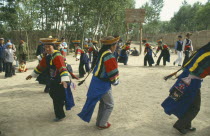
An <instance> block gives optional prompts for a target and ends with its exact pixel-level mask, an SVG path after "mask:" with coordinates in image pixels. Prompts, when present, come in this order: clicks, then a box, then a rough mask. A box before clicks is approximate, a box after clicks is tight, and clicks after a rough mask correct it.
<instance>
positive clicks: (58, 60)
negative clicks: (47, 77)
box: [53, 53, 70, 81]
mask: <svg viewBox="0 0 210 136" xmlns="http://www.w3.org/2000/svg"><path fill="white" fill-rule="evenodd" d="M53 64H54V65H55V67H56V69H57V70H58V72H59V74H60V77H61V81H70V79H69V72H68V70H67V68H66V65H65V62H64V59H63V56H62V55H61V54H60V53H57V54H56V55H55V56H54V57H53Z"/></svg>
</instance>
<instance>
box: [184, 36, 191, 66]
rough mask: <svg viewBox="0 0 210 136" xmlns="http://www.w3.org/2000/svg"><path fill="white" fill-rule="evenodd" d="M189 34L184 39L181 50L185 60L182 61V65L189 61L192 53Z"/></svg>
mask: <svg viewBox="0 0 210 136" xmlns="http://www.w3.org/2000/svg"><path fill="white" fill-rule="evenodd" d="M191 35H192V34H191V33H187V34H186V39H185V40H184V41H183V47H182V50H183V51H184V54H185V58H184V61H183V64H182V65H185V63H186V62H187V61H188V60H189V58H190V52H192V51H193V45H192V40H191V39H190V36H191Z"/></svg>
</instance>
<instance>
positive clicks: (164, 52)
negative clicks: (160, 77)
mask: <svg viewBox="0 0 210 136" xmlns="http://www.w3.org/2000/svg"><path fill="white" fill-rule="evenodd" d="M159 50H161V53H160V56H159V57H158V60H157V63H156V66H159V64H160V60H161V59H162V58H163V65H164V66H166V61H168V62H170V53H169V48H168V46H167V45H166V44H162V41H161V40H159V41H158V49H157V51H156V54H157V53H158V52H159Z"/></svg>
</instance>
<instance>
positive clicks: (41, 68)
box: [34, 56, 47, 74]
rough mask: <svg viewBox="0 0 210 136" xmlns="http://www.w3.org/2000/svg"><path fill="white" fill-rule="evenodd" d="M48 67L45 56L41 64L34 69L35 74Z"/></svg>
mask: <svg viewBox="0 0 210 136" xmlns="http://www.w3.org/2000/svg"><path fill="white" fill-rule="evenodd" d="M46 68H47V63H46V57H45V56H44V57H43V58H42V60H41V61H40V63H39V65H38V66H37V67H36V68H35V69H34V73H35V74H41V73H42V72H43V71H44V70H45V69H46Z"/></svg>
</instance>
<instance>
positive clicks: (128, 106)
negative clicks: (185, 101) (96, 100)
mask: <svg viewBox="0 0 210 136" xmlns="http://www.w3.org/2000/svg"><path fill="white" fill-rule="evenodd" d="M72 56H73V55H72V54H71V55H69V56H68V57H67V62H68V63H69V64H71V65H72V67H73V70H74V73H75V74H76V75H78V64H79V63H78V62H76V61H75V58H73V57H72ZM143 57H144V56H143V54H142V55H140V56H139V57H133V56H130V57H129V61H128V65H127V66H124V65H122V64H119V71H120V84H119V85H118V86H116V87H113V96H114V101H115V107H114V110H113V112H112V115H111V118H110V123H111V124H112V126H111V128H109V129H107V130H98V129H97V128H96V127H95V120H96V115H97V110H98V105H97V106H96V109H95V112H94V114H93V117H92V120H91V122H90V123H89V124H88V123H86V122H83V121H82V120H81V119H80V118H79V117H78V116H77V113H79V112H80V111H81V109H82V107H83V105H84V103H85V100H86V92H87V88H88V86H89V83H90V79H91V76H90V77H88V80H87V81H86V82H85V84H83V85H82V86H77V88H76V90H73V95H74V99H75V104H76V106H75V107H74V108H73V109H72V110H71V111H67V112H66V116H67V117H66V119H65V120H63V121H62V122H53V121H52V120H53V118H54V112H53V106H52V100H51V98H50V96H49V95H48V94H46V93H44V92H43V90H44V85H40V84H38V82H37V81H35V79H31V80H29V81H26V80H25V78H26V76H27V75H29V74H30V73H31V72H32V70H33V68H34V67H35V66H36V65H37V61H33V62H29V63H27V66H28V68H29V70H28V71H27V72H25V73H17V74H16V76H14V77H12V78H8V79H4V74H3V73H0V131H2V134H1V136H177V135H179V133H178V132H177V131H176V130H174V129H173V127H172V126H173V123H174V122H175V121H176V117H175V116H168V115H166V114H165V113H164V111H163V109H162V107H161V105H160V104H161V103H162V101H163V100H164V99H165V98H166V97H167V96H168V90H169V89H170V87H171V86H172V85H173V83H174V82H175V80H169V81H167V82H165V81H164V80H163V77H164V76H165V75H168V74H170V73H172V72H175V71H176V70H178V69H179V67H178V66H173V64H172V63H173V61H174V60H175V59H176V55H174V54H171V63H167V66H165V67H163V66H159V67H155V66H154V67H143ZM154 59H155V61H156V60H157V58H154ZM161 65H162V61H161ZM80 80H81V79H80ZM73 82H75V83H78V81H76V80H73ZM209 91H210V78H209V77H207V78H206V79H204V82H203V86H202V88H201V92H202V96H201V97H202V102H201V111H200V113H199V114H198V116H197V117H196V118H195V120H194V121H193V126H194V127H196V128H197V132H195V133H189V134H187V135H190V136H210V93H209Z"/></svg>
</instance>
